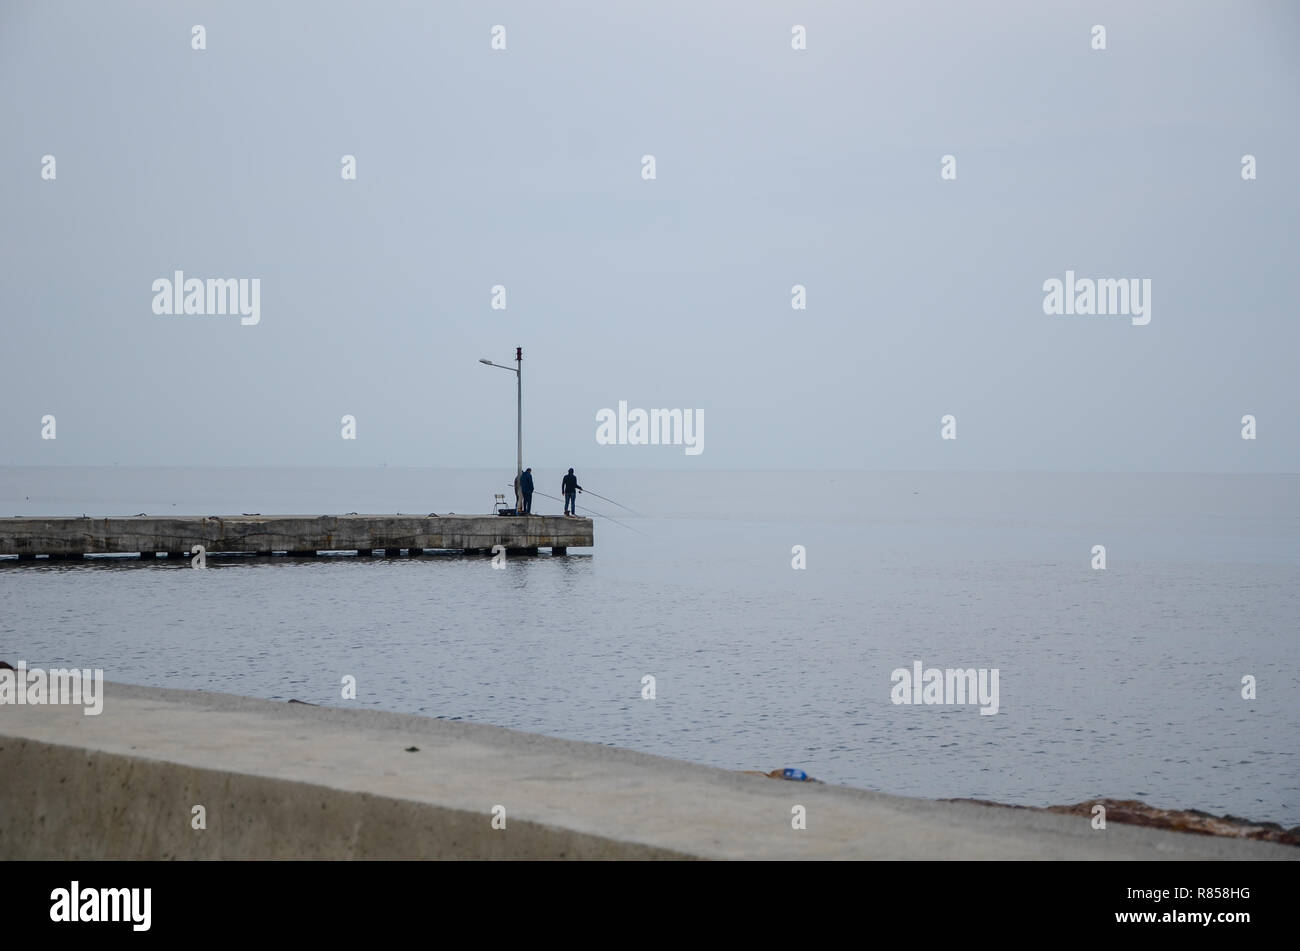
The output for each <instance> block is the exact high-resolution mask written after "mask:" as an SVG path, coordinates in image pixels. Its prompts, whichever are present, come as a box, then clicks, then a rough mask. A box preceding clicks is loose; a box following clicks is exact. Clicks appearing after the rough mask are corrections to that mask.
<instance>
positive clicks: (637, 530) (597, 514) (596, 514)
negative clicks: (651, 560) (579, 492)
mask: <svg viewBox="0 0 1300 951" xmlns="http://www.w3.org/2000/svg"><path fill="white" fill-rule="evenodd" d="M511 484H512V485H513V483H511ZM584 491H585V490H584ZM533 494H534V495H540V496H541V497H542V498H544V499H551V500H553V501H555V502H560V503H561V504H563V502H564V500H563V499H560V498H556V497H555V496H553V495H547V494H546V493H545V492H539V491H538V490H536V489H534V490H533ZM592 495H595V493H594V492H593V493H592ZM615 504H617V503H615ZM574 505H575V507H576V505H577V503H576V502H575V503H574ZM588 510H589V511H591V514H592V515H595V516H598V517H600V518H607V519H609V520H610V521H611V522H613V523H614V524H615V525H618V526H621V527H622V528H626V529H627V530H628V531H629V532H636V533H637V534H638V535H644V536H645V537H647V538H649V537H650V536H648V535H646V533H645V532H643V531H641V530H640V529H637V528H633V527H632V526H631V525H628V524H626V523H624V522H620V521H619V520H618V519H616V518H614V516H612V515H606V514H605V513H604V512H597V511H595V510H593V509H591V507H590V506H588Z"/></svg>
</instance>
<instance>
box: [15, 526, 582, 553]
mask: <svg viewBox="0 0 1300 951" xmlns="http://www.w3.org/2000/svg"><path fill="white" fill-rule="evenodd" d="M593 544H594V532H593V526H592V521H591V519H589V518H565V517H563V516H558V515H523V516H499V515H441V516H438V515H430V516H415V515H234V516H216V515H213V516H208V517H199V516H193V517H185V516H165V517H157V516H148V515H137V516H131V517H123V518H89V517H81V518H0V555H17V556H18V557H19V559H20V560H24V561H30V560H32V559H34V558H35V557H36V556H37V555H48V556H50V557H51V558H55V557H57V558H71V559H76V558H80V557H81V556H82V555H107V554H132V553H136V552H138V553H140V555H141V557H155V555H156V553H157V552H167V553H168V558H169V559H171V558H187V557H189V552H190V550H191V549H192V547H193V546H194V545H202V546H203V548H204V550H205V551H206V552H207V553H208V554H210V555H211V554H221V553H236V552H239V553H246V554H258V555H269V554H271V553H273V552H281V551H282V552H287V553H289V554H293V555H314V554H316V552H318V551H356V552H357V553H358V554H361V555H374V554H375V553H377V552H378V551H379V550H380V549H382V550H383V551H384V554H385V555H387V556H389V557H392V556H395V555H400V554H401V551H402V549H406V550H408V551H410V552H412V553H419V552H420V551H423V550H425V549H432V550H438V551H486V552H491V550H492V549H493V547H495V546H497V545H503V546H505V548H506V549H507V550H508V551H509V552H510V553H511V554H536V553H537V549H539V548H549V549H551V552H552V554H563V553H564V552H565V551H566V550H567V549H569V548H573V547H576V548H590V547H592V545H593Z"/></svg>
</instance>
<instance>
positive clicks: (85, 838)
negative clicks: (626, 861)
mask: <svg viewBox="0 0 1300 951" xmlns="http://www.w3.org/2000/svg"><path fill="white" fill-rule="evenodd" d="M9 659H10V660H11V661H12V660H13V658H12V657H11V658H9ZM104 687H105V690H104V694H103V710H102V712H101V713H100V714H99V715H97V716H85V715H84V714H83V711H82V708H81V707H80V706H75V705H63V706H30V705H27V706H13V705H4V706H0V860H8V859H76V860H83V859H377V858H395V859H426V858H441V859H458V858H511V859H526V858H532V859H539V858H611V859H613V858H638V859H643V858H701V859H737V858H764V859H800V858H804V859H837V858H839V859H843V858H871V859H923V858H935V859H945V858H946V859H1291V860H1295V859H1300V849H1297V848H1293V847H1289V846H1283V845H1275V844H1272V843H1266V842H1252V841H1240V840H1234V839H1220V838H1213V837H1208V836H1199V835H1188V834H1184V833H1179V832H1169V831H1165V830H1160V829H1148V828H1142V827H1138V826H1125V825H1121V824H1118V823H1110V824H1108V825H1107V827H1106V828H1105V829H1103V830H1097V829H1093V828H1092V823H1091V821H1090V820H1089V819H1088V818H1086V817H1077V816H1067V815H1058V814H1055V813H1046V812H1033V811H1026V810H1019V809H1003V808H997V807H993V806H984V805H977V804H973V803H954V802H933V801H930V800H924V799H907V798H903V797H900V796H889V795H884V794H881V793H873V792H867V791H864V790H859V789H849V788H845V787H839V786H832V785H817V784H811V783H798V782H784V781H781V780H774V779H767V778H764V777H759V776H749V775H745V774H743V773H738V772H732V771H728V770H723V769H715V768H713V767H708V766H697V765H694V764H691V763H684V762H681V761H678V760H672V759H665V758H663V757H658V756H648V755H645V754H642V753H635V752H632V751H630V750H622V749H615V748H612V747H608V746H603V745H599V744H595V743H576V742H572V741H569V740H559V739H553V738H550V737H544V736H537V735H534V734H528V733H519V732H516V731H513V730H504V729H500V728H498V727H491V726H482V725H477V724H471V723H461V722H451V721H447V720H436V719H429V718H426V717H416V716H405V715H401V714H392V713H383V712H380V711H375V710H361V709H348V708H339V707H317V706H306V705H301V704H289V703H276V702H270V701H265V700H250V699H246V698H242V697H234V696H227V695H223V694H212V693H195V692H189V691H178V690H158V689H152V688H144V687H130V686H126V685H122V684H115V683H107V684H105V685H104ZM634 702H635V701H634ZM752 765H753V766H755V767H758V768H767V767H770V766H772V765H773V764H772V763H754V764H752ZM775 765H777V766H780V765H790V764H781V763H777V764H775ZM884 780H885V777H882V781H884ZM198 806H202V807H203V808H202V813H203V817H204V822H203V828H196V827H195V821H194V820H195V816H196V814H197V812H196V807H198ZM795 807H801V808H802V811H803V814H804V819H805V822H804V825H805V827H804V828H795V827H794V824H793V823H792V816H793V815H795V814H796V812H797V811H798V810H796V808H795ZM498 817H499V818H503V819H504V827H501V826H502V823H501V822H500V821H496V822H494V818H498Z"/></svg>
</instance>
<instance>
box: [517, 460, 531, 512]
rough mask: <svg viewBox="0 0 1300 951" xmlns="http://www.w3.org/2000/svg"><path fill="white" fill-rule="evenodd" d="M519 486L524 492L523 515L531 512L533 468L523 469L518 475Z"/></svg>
mask: <svg viewBox="0 0 1300 951" xmlns="http://www.w3.org/2000/svg"><path fill="white" fill-rule="evenodd" d="M519 488H520V489H521V490H523V493H524V512H523V514H524V515H532V514H533V470H532V469H525V470H524V474H523V475H521V476H520V477H519Z"/></svg>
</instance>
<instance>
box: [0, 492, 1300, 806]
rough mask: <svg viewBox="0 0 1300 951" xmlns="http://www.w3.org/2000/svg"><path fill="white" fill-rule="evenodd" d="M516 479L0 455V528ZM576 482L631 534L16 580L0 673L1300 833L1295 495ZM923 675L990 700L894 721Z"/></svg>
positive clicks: (22, 575) (450, 498)
mask: <svg viewBox="0 0 1300 951" xmlns="http://www.w3.org/2000/svg"><path fill="white" fill-rule="evenodd" d="M509 475H510V473H507V474H506V475H505V476H504V477H503V476H502V475H501V474H500V473H493V472H473V471H464V470H397V469H377V470H369V469H365V470H363V469H328V470H327V469H302V470H287V469H279V470H254V469H231V470H185V469H172V470H127V469H118V468H106V469H74V468H67V469H23V468H8V469H0V515H36V514H40V515H54V514H71V515H80V514H82V513H83V512H84V513H87V514H92V515H110V514H112V515H134V514H136V513H138V512H147V513H149V514H151V515H164V514H197V515H210V514H237V513H240V512H261V513H265V514H273V513H275V514H301V513H307V514H326V513H329V514H337V513H341V512H351V511H360V512H394V511H400V512H408V513H418V514H425V513H427V512H430V511H439V512H443V511H447V510H452V511H458V512H484V511H487V510H488V509H489V508H490V504H489V503H490V501H491V497H492V495H493V493H494V492H497V491H501V489H500V488H496V487H495V486H496V485H497V484H498V483H501V482H503V481H506V480H508V478H509ZM548 475H549V474H548V473H539V477H540V478H539V489H541V490H543V491H549V490H547V488H546V486H547V485H548V482H547V481H546V479H547V478H548ZM580 476H581V477H582V479H583V484H584V485H586V486H588V487H589V488H593V489H595V490H596V491H599V492H601V493H602V494H604V495H607V496H609V497H611V498H614V499H618V500H619V501H621V502H624V503H625V504H627V505H631V506H633V507H635V508H636V509H637V510H638V511H639V512H640V513H641V514H640V517H637V516H632V515H629V514H628V513H625V512H621V511H620V510H619V509H618V508H616V507H614V506H613V505H609V504H605V503H598V502H597V501H596V500H595V499H593V498H591V497H590V496H587V497H586V498H587V500H589V501H591V502H592V504H593V505H596V506H598V508H599V509H600V511H602V512H606V513H608V514H611V515H615V516H617V517H618V518H619V519H620V521H624V522H625V525H618V524H614V523H613V522H610V521H607V520H602V519H599V518H598V519H597V521H596V547H595V548H594V549H590V550H581V551H579V550H574V554H570V555H569V556H567V557H554V558H552V557H548V556H547V555H545V554H543V555H541V556H538V557H535V558H523V557H520V558H512V559H510V560H509V562H508V563H507V566H506V568H505V569H504V570H494V569H493V568H492V567H491V564H490V562H489V561H488V560H487V559H482V558H467V557H462V556H451V555H431V556H424V557H420V558H410V557H400V558H382V557H380V558H373V559H360V558H356V557H351V556H334V557H324V558H318V559H289V558H283V557H276V558H274V559H270V560H267V559H260V560H254V559H248V558H230V559H220V558H212V559H210V561H209V568H208V570H206V571H195V570H192V569H190V568H189V567H188V564H187V563H182V564H180V565H178V564H175V563H171V564H169V563H168V562H167V560H166V559H161V560H157V561H154V562H150V563H148V564H145V563H142V562H140V561H138V560H135V559H128V560H116V559H114V560H109V559H104V560H96V561H94V562H87V563H84V564H77V565H70V564H66V563H50V564H45V563H43V562H36V563H35V564H21V565H20V564H18V563H16V562H13V561H0V658H2V659H5V660H8V661H10V662H11V663H14V662H16V661H17V660H20V659H21V660H25V661H27V662H28V664H29V665H31V666H40V667H48V666H81V667H102V668H103V669H104V671H105V676H106V677H107V678H108V679H110V680H118V681H125V682H129V683H139V684H148V685H153V686H164V687H179V688H188V689H199V690H215V691H222V692H228V693H235V694H242V695H247V696H255V697H266V698H272V699H280V700H284V699H288V698H290V697H295V698H298V699H301V700H309V701H312V702H315V703H325V704H337V705H343V704H346V703H348V701H344V700H342V699H341V698H340V688H339V684H340V678H341V677H342V676H343V675H346V674H351V675H353V676H355V677H356V678H357V683H358V698H357V700H356V701H355V702H356V703H358V704H361V705H364V706H372V707H379V708H383V709H386V710H394V711H399V712H406V713H419V714H424V715H428V716H439V717H448V718H460V719H465V720H475V721H480V722H484V723H492V724H497V725H501V726H507V727H513V728H517V729H521V730H529V731H535V732H540V733H546V734H551V735H555V736H563V737H569V738H573V739H580V740H589V741H593V742H598V743H608V744H614V745H618V746H626V747H631V748H635V749H638V750H643V751H647V752H652V753H659V754H664V755H668V756H673V757H678V758H683V759H688V760H695V761H698V762H703V763H710V764H714V765H717V766H723V767H727V768H733V769H764V770H766V769H771V768H774V767H779V766H800V767H803V768H804V769H806V770H807V771H808V772H809V773H810V774H811V775H813V776H816V777H818V778H821V779H824V780H827V781H830V782H835V783H844V784H848V785H853V786H860V787H866V788H871V789H879V790H883V791H887V792H893V793H903V794H909V795H918V796H926V797H948V796H975V797H981V798H989V799H997V800H1002V801H1006V802H1014V803H1024V804H1038V805H1047V804H1056V803H1069V802H1078V801H1081V800H1083V799H1086V798H1090V797H1096V796H1110V797H1116V798H1139V799H1143V800H1146V801H1148V802H1151V803H1155V804H1157V805H1163V806H1178V807H1193V808H1199V809H1204V810H1207V811H1211V812H1216V813H1220V812H1231V813H1234V814H1238V815H1244V816H1248V817H1251V818H1255V819H1264V820H1272V821H1277V822H1282V823H1285V824H1289V825H1293V824H1300V767H1298V757H1297V738H1298V737H1300V624H1298V621H1297V619H1300V594H1297V592H1298V591H1300V477H1295V476H1171V475H1148V476H1114V475H1049V474H1032V475H1016V474H994V473H965V474H962V473H888V474H864V473H837V472H831V473H743V472H701V473H691V474H685V475H684V474H680V473H667V472H664V473H654V472H644V471H638V472H629V471H607V472H587V473H580ZM559 478H560V470H557V471H556V472H555V473H554V478H553V479H550V481H551V482H555V483H557V484H558V482H559ZM540 502H541V504H540V505H539V506H537V507H538V508H540V509H541V510H542V511H549V512H555V511H558V509H559V505H558V503H555V502H550V501H549V500H545V499H542V500H540ZM633 529H635V531H633ZM638 532H640V533H642V534H638ZM1096 544H1103V545H1105V546H1106V549H1107V560H1108V565H1107V568H1106V570H1104V571H1095V570H1093V569H1092V568H1091V567H1090V562H1091V559H1092V554H1091V550H1092V546H1093V545H1096ZM795 545H803V546H805V548H806V550H807V568H806V569H805V570H801V571H799V570H794V569H792V567H791V558H792V554H791V549H792V547H793V546H795ZM915 660H920V661H922V662H923V663H924V664H925V665H926V666H927V667H928V666H936V667H962V668H967V667H975V668H997V669H998V671H999V694H1000V696H999V701H1000V710H999V712H998V713H997V714H996V715H994V716H981V715H980V713H979V710H978V708H977V707H975V706H963V707H955V706H954V707H943V706H909V705H895V704H893V703H891V701H890V689H891V682H890V675H891V672H892V671H893V670H894V669H896V668H900V667H908V668H910V667H911V665H912V663H913V661H915ZM647 674H649V675H653V676H654V677H655V678H656V691H657V697H656V699H654V700H653V701H650V700H642V699H641V689H642V687H641V684H642V677H643V676H644V675H647ZM1246 675H1251V676H1253V677H1255V678H1256V680H1257V684H1258V687H1257V690H1258V696H1257V698H1256V699H1254V700H1245V699H1243V698H1242V696H1241V690H1242V687H1241V681H1242V678H1243V677H1244V676H1246ZM0 715H2V713H0ZM110 715H111V709H110V710H107V711H106V712H105V716H110Z"/></svg>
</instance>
